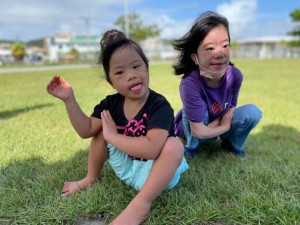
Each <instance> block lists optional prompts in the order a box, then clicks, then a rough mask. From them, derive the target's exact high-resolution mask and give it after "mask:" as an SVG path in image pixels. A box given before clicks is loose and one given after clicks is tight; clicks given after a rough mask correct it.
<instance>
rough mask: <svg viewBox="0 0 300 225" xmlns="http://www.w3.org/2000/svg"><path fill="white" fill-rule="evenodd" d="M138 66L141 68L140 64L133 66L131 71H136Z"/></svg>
mask: <svg viewBox="0 0 300 225" xmlns="http://www.w3.org/2000/svg"><path fill="white" fill-rule="evenodd" d="M140 66H141V65H140V64H138V65H134V66H133V69H137V68H139V67H140Z"/></svg>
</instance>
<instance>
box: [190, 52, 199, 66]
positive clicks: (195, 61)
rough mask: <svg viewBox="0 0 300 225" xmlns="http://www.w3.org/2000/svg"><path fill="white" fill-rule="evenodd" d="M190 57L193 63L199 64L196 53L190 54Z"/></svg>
mask: <svg viewBox="0 0 300 225" xmlns="http://www.w3.org/2000/svg"><path fill="white" fill-rule="evenodd" d="M191 58H192V60H193V61H194V63H195V64H196V65H198V64H199V62H198V57H197V55H196V54H191Z"/></svg>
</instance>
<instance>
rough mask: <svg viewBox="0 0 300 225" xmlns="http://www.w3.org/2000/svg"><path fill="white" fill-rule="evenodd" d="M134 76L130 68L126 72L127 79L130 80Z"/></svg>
mask: <svg viewBox="0 0 300 225" xmlns="http://www.w3.org/2000/svg"><path fill="white" fill-rule="evenodd" d="M135 78H136V74H135V72H134V71H133V70H130V71H128V72H127V79H128V80H129V81H130V80H133V79H135Z"/></svg>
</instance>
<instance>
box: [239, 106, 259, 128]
mask: <svg viewBox="0 0 300 225" xmlns="http://www.w3.org/2000/svg"><path fill="white" fill-rule="evenodd" d="M242 107H244V108H243V109H242V110H243V111H244V112H243V113H242V114H244V116H245V121H247V124H248V126H250V127H252V128H254V127H255V126H256V125H257V124H258V122H259V121H260V119H261V117H262V112H261V110H260V109H259V108H258V107H257V106H256V105H254V104H247V105H244V106H242Z"/></svg>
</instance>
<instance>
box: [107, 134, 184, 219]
mask: <svg viewBox="0 0 300 225" xmlns="http://www.w3.org/2000/svg"><path fill="white" fill-rule="evenodd" d="M182 158H183V144H182V143H181V141H180V140H179V139H177V138H175V137H170V138H168V139H167V141H166V143H165V145H164V147H163V149H162V151H161V153H160V155H159V156H158V157H157V159H156V160H154V162H153V166H152V168H151V171H150V174H149V176H148V178H147V180H146V182H145V184H144V186H143V188H142V189H141V191H140V192H139V193H138V194H137V195H136V196H135V198H134V199H133V200H132V201H131V202H130V203H129V205H128V206H127V207H126V208H125V210H124V211H123V212H122V213H121V214H120V215H119V216H118V217H117V218H116V219H115V220H113V221H112V223H111V225H138V224H141V223H142V222H143V221H144V220H145V219H146V218H147V216H148V215H149V213H150V208H151V204H152V202H153V201H154V200H155V199H156V198H157V197H158V196H159V195H160V193H161V192H162V191H163V190H165V189H166V187H167V186H168V184H169V183H170V181H171V180H172V178H173V176H174V174H175V172H176V169H177V168H178V166H179V165H180V163H181V161H182Z"/></svg>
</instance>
